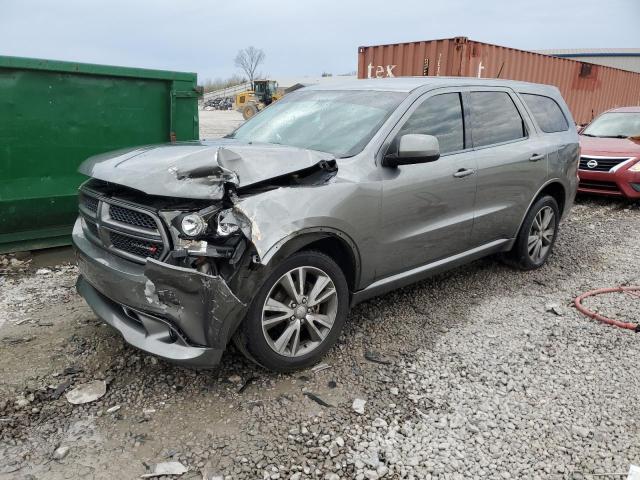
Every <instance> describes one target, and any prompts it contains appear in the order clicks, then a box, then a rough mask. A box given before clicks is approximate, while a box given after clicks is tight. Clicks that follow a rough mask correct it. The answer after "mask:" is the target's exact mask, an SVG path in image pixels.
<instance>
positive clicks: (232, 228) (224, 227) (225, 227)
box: [216, 209, 240, 237]
mask: <svg viewBox="0 0 640 480" xmlns="http://www.w3.org/2000/svg"><path fill="white" fill-rule="evenodd" d="M216 225H217V226H216V233H217V234H218V236H219V237H228V236H229V235H231V234H232V233H235V232H237V231H238V230H240V225H238V223H237V221H236V219H235V216H234V215H232V211H231V209H229V210H223V211H221V212H220V213H219V214H218V217H217V220H216Z"/></svg>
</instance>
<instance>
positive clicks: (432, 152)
mask: <svg viewBox="0 0 640 480" xmlns="http://www.w3.org/2000/svg"><path fill="white" fill-rule="evenodd" d="M438 158H440V144H439V143H438V139H437V138H436V137H434V136H433V135H422V134H418V133H408V134H406V135H403V136H402V137H400V142H399V143H398V152H397V153H392V154H387V155H385V157H384V159H383V160H382V165H384V166H385V167H397V166H398V165H411V164H414V163H426V162H433V161H435V160H437V159H438Z"/></svg>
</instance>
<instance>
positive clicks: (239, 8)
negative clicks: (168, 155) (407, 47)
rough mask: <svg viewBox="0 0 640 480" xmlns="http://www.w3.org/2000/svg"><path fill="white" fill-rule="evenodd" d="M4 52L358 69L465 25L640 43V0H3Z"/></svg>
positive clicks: (204, 65)
mask: <svg viewBox="0 0 640 480" xmlns="http://www.w3.org/2000/svg"><path fill="white" fill-rule="evenodd" d="M0 3H1V5H2V10H1V13H0V55H15V56H25V57H38V58H50V59H58V60H73V61H80V62H91V63H104V64H114V65H125V66H137V67H147V68H159V69H169V70H184V71H195V72H197V73H198V76H199V80H200V81H201V82H202V81H204V80H206V79H207V78H215V77H227V76H229V75H231V74H233V73H236V72H237V69H236V68H235V67H234V64H233V59H234V57H235V54H236V52H237V51H238V49H239V48H242V47H245V46H248V45H254V46H256V47H259V48H262V49H263V50H264V51H265V53H266V62H265V64H264V66H263V67H262V72H263V73H264V74H267V75H271V76H280V77H282V76H303V75H319V74H320V73H322V72H323V71H326V72H332V73H334V74H339V73H344V72H349V71H354V70H356V63H357V47H358V46H359V45H375V44H380V43H394V42H405V41H412V40H429V39H435V38H448V37H453V36H459V35H460V36H467V37H469V38H471V39H474V40H479V41H483V42H489V43H496V44H499V45H505V46H510V47H515V48H520V49H525V50H534V49H547V48H583V47H592V48H595V47H640V28H638V27H639V25H640V0H579V1H574V0H529V1H522V0H509V1H501V0H457V1H456V0H449V1H447V0H439V1H429V0H386V1H381V0H368V1H363V0H321V1H316V0H281V1H278V0H267V1H254V0H235V1H220V0H217V1H213V0H210V1H195V0H171V1H169V0H127V1H123V0H109V1H101V0H56V1H52V0H0Z"/></svg>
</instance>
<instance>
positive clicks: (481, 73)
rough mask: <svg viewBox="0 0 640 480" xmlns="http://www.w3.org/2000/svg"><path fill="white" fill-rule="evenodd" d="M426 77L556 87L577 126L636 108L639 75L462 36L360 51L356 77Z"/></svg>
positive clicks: (372, 47) (369, 47)
mask: <svg viewBox="0 0 640 480" xmlns="http://www.w3.org/2000/svg"><path fill="white" fill-rule="evenodd" d="M426 75H433V76H455V77H459V76H461V77H478V78H506V79H510V80H522V81H526V82H534V83H546V84H550V85H555V86H556V87H558V88H559V89H560V91H561V92H562V95H563V97H564V98H565V100H566V101H567V104H568V105H569V108H570V109H571V113H572V114H573V117H574V119H575V121H576V122H577V123H580V124H582V123H587V122H589V121H590V120H591V119H592V118H593V117H594V116H596V115H598V114H599V113H601V112H603V111H605V110H608V109H610V108H614V107H622V106H631V105H640V73H634V72H629V71H626V70H620V69H617V68H611V67H605V66H602V65H594V64H592V63H585V62H579V61H576V60H569V59H566V58H558V57H552V56H549V55H543V54H540V53H534V52H527V51H524V50H517V49H515V48H508V47H501V46H498V45H491V44H489V43H482V42H476V41H474V40H469V39H468V38H466V37H456V38H448V39H442V40H427V41H424V42H410V43H396V44H390V45H375V46H368V47H360V48H359V49H358V78H379V77H389V76H396V77H398V76H426Z"/></svg>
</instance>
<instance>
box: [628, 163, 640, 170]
mask: <svg viewBox="0 0 640 480" xmlns="http://www.w3.org/2000/svg"><path fill="white" fill-rule="evenodd" d="M629 171H630V172H640V160H638V161H637V162H636V163H635V164H633V165H631V168H629Z"/></svg>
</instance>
